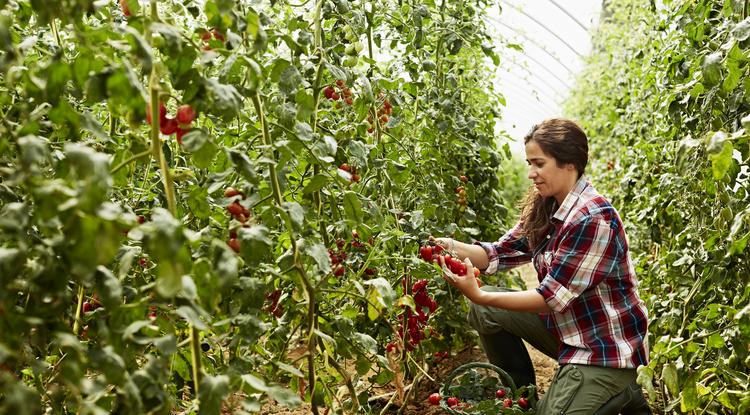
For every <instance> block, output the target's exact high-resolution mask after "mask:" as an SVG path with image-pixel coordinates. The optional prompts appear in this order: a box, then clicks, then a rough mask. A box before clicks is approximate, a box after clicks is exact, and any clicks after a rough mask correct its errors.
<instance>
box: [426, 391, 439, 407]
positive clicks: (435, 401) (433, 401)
mask: <svg viewBox="0 0 750 415" xmlns="http://www.w3.org/2000/svg"><path fill="white" fill-rule="evenodd" d="M441 399H442V398H441V397H440V394H439V393H437V392H435V393H433V394H431V395H430V397H429V398H427V401H428V402H429V403H430V405H440V400H441Z"/></svg>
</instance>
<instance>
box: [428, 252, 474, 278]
mask: <svg viewBox="0 0 750 415" xmlns="http://www.w3.org/2000/svg"><path fill="white" fill-rule="evenodd" d="M419 256H420V257H422V259H423V260H425V261H427V262H429V263H437V264H439V263H440V258H441V257H442V258H443V262H444V263H445V265H446V266H447V267H448V269H449V270H451V272H452V273H454V274H456V275H458V276H461V277H463V276H465V275H466V264H465V263H463V262H462V261H460V260H458V259H456V258H453V256H451V254H449V253H447V252H445V250H444V249H443V247H442V246H440V245H423V246H421V247H420V248H419ZM479 274H480V271H479V268H474V277H475V278H478V277H479Z"/></svg>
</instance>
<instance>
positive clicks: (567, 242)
mask: <svg viewBox="0 0 750 415" xmlns="http://www.w3.org/2000/svg"><path fill="white" fill-rule="evenodd" d="M563 232H565V233H564V235H562V236H561V242H560V244H559V246H558V248H557V250H556V251H555V253H554V256H553V258H552V263H551V265H550V268H549V269H550V271H549V273H548V274H547V275H546V276H545V277H544V279H543V280H542V282H541V284H540V285H539V287H537V289H536V290H537V292H539V294H541V295H542V297H544V300H545V301H546V302H547V304H548V305H549V306H550V308H551V309H553V310H554V311H557V312H559V313H563V312H565V311H566V310H567V309H568V307H569V306H570V304H571V302H572V301H573V300H575V299H576V298H578V297H579V296H580V295H581V294H583V292H584V291H586V290H587V289H589V288H591V287H595V286H596V285H597V284H599V283H600V282H601V281H602V280H603V279H604V277H605V276H607V275H608V274H609V273H611V272H612V271H613V269H614V267H615V266H616V265H617V263H618V261H619V258H620V257H621V256H622V247H621V245H620V244H619V241H618V239H617V238H618V229H617V224H616V222H615V221H614V220H607V219H606V218H604V217H603V216H601V215H594V216H586V217H584V218H583V219H582V220H581V221H579V222H577V223H575V224H573V225H571V226H570V228H569V229H568V230H564V231H563Z"/></svg>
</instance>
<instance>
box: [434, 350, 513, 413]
mask: <svg viewBox="0 0 750 415" xmlns="http://www.w3.org/2000/svg"><path fill="white" fill-rule="evenodd" d="M475 369H487V370H489V371H492V372H495V373H496V374H497V375H498V377H497V378H496V379H495V378H492V377H489V376H484V377H481V375H479V374H477V373H476V370H475ZM466 376H468V377H469V379H468V380H469V381H471V380H472V378H474V380H476V381H479V382H478V383H475V384H471V383H469V384H464V385H453V381H454V380H456V379H459V378H463V377H466ZM463 380H466V379H463ZM502 387H504V388H506V389H509V395H510V396H512V395H513V393H514V392H515V391H516V384H515V383H514V382H513V378H511V377H510V375H509V374H508V372H506V371H504V370H503V369H501V368H499V367H497V366H495V365H493V364H490V363H485V362H473V363H467V364H465V365H461V366H459V367H457V368H455V369H454V370H453V372H451V373H450V375H448V377H447V378H446V379H445V383H443V387H442V388H441V390H440V393H441V394H442V396H443V397H445V398H446V399H441V400H440V407H441V408H443V409H444V410H445V412H447V413H449V414H451V415H466V414H469V413H471V412H466V411H465V410H464V408H458V409H457V408H455V407H454V408H451V407H449V406H448V402H447V398H448V397H451V396H456V395H457V394H458V395H460V399H461V401H462V402H465V403H468V404H471V405H473V404H476V403H479V404H480V405H481V402H482V401H484V402H487V401H489V400H494V399H495V391H496V390H497V389H499V388H502ZM457 392H458V393H457ZM466 395H468V396H469V398H468V399H467V397H466ZM482 396H483V397H484V399H479V397H482ZM488 405H489V404H488Z"/></svg>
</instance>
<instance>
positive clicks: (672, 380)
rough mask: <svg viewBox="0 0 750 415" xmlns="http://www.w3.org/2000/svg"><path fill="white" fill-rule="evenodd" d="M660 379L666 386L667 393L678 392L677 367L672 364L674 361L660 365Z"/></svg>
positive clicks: (675, 393)
mask: <svg viewBox="0 0 750 415" xmlns="http://www.w3.org/2000/svg"><path fill="white" fill-rule="evenodd" d="M661 379H662V381H663V382H664V384H665V385H666V386H667V390H669V393H671V394H672V396H677V395H678V394H679V393H680V389H679V383H678V376H677V367H676V366H675V365H674V363H672V362H669V363H667V364H665V365H664V367H662V370H661Z"/></svg>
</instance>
